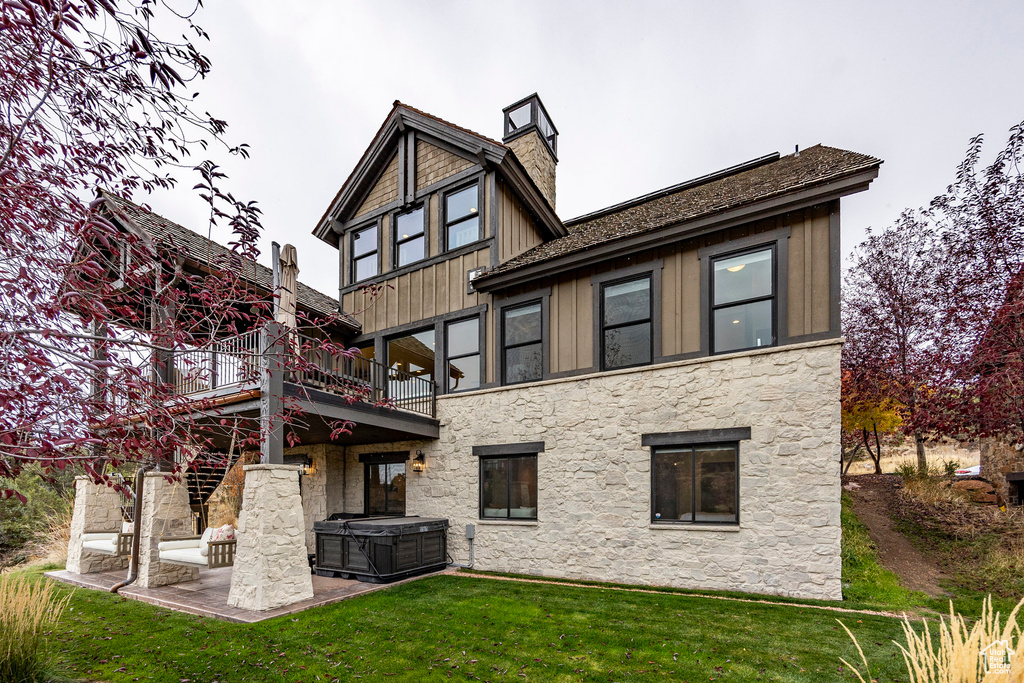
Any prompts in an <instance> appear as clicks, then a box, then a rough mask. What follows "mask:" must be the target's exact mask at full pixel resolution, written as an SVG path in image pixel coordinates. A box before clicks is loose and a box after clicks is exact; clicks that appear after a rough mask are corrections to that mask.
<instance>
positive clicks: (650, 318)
mask: <svg viewBox="0 0 1024 683" xmlns="http://www.w3.org/2000/svg"><path fill="white" fill-rule="evenodd" d="M638 280H647V288H648V292H647V306H648V310H647V317H646V318H640V319H637V320H630V321H628V322H623V323H616V324H614V325H605V323H604V292H605V290H606V289H607V288H608V287H614V286H615V285H624V284H626V283H629V282H636V281H638ZM598 297H599V299H600V301H599V302H598V313H599V318H598V334H599V336H598V339H595V340H594V343H595V344H596V345H598V346H600V347H601V348H600V351H599V353H600V365H599V366H598V367H600V368H601V371H602V372H605V371H608V370H625V369H626V368H638V367H642V366H644V365H650V364H651V363H653V362H654V358H655V355H654V276H653V274H652V273H650V272H648V273H643V274H640V275H627V276H626V277H622V278H618V279H614V280H606V281H604V282H601V283H600V287H599V290H598ZM643 323H647V324H648V326H649V329H650V331H651V336H650V338H649V339H648V340H647V344H648V346H649V348H650V352H649V356H650V360H648V361H647V362H646V363H633V364H631V365H619V366H617V367H614V368H608V367H605V352H604V339H605V332H606V331H607V330H617V329H619V328H621V327H633V326H636V325H642V324H643Z"/></svg>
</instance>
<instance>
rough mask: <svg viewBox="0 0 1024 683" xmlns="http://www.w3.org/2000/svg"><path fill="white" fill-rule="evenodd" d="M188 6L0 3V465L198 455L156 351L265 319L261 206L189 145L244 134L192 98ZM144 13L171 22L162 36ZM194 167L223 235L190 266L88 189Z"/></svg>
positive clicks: (199, 409)
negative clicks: (205, 258)
mask: <svg viewBox="0 0 1024 683" xmlns="http://www.w3.org/2000/svg"><path fill="white" fill-rule="evenodd" d="M185 7H186V10H185V11H182V8H176V7H174V6H173V2H171V3H163V4H161V3H154V2H150V1H149V0H134V1H130V0H124V1H117V0H71V2H52V1H51V0H0V91H2V94H3V103H4V112H3V116H0V292H2V296H0V477H2V478H13V477H14V476H16V475H17V474H18V473H19V472H20V471H21V470H22V469H23V468H24V467H25V466H26V465H28V464H30V463H38V464H40V465H41V466H42V468H43V471H44V473H45V472H48V471H52V470H53V469H54V468H57V469H63V468H65V467H67V466H69V465H71V464H77V465H79V466H81V468H82V469H83V470H84V471H85V472H86V473H88V474H90V475H92V476H93V477H94V478H96V479H97V480H100V481H102V480H105V479H107V472H108V471H109V467H110V466H117V465H120V464H122V463H126V462H135V461H151V460H154V459H158V460H166V458H167V457H168V454H171V453H175V452H178V453H183V452H184V453H196V452H201V451H202V450H203V448H204V446H205V445H207V443H208V442H209V438H210V432H209V428H208V426H207V428H206V431H205V432H204V431H203V430H197V429H195V426H196V425H195V420H196V415H202V414H203V411H204V410H205V409H207V408H209V406H208V405H205V404H202V403H200V404H195V403H188V404H186V403H185V402H184V401H185V399H183V398H182V397H181V396H178V395H176V393H175V392H174V391H173V389H172V388H171V387H170V386H169V384H168V381H169V372H170V369H169V367H168V363H167V358H168V354H171V353H174V352H181V351H182V350H189V351H192V352H196V353H198V354H201V353H202V352H203V351H204V349H208V348H209V347H210V345H211V344H213V343H215V341H216V339H217V338H218V337H223V336H225V335H228V334H237V333H241V332H244V331H246V330H254V329H258V328H259V327H260V326H261V325H262V324H263V323H264V322H265V321H267V320H269V319H270V318H271V308H272V301H270V300H268V297H267V294H266V292H265V291H263V292H261V291H257V290H256V289H255V288H254V286H253V283H252V281H251V280H250V279H247V278H246V277H244V276H243V275H244V274H243V271H244V267H243V266H244V265H245V264H251V262H252V259H255V257H256V256H257V250H256V238H257V236H258V232H259V229H260V225H259V210H258V208H257V207H256V206H255V204H253V203H251V202H243V201H240V200H238V199H236V198H235V197H233V196H232V195H231V194H230V193H228V192H225V191H224V190H222V189H221V188H220V185H221V183H222V182H223V180H224V176H223V174H221V173H220V171H219V170H218V167H217V166H216V165H215V164H214V163H213V162H212V161H199V159H195V158H194V155H204V156H205V155H206V154H207V153H209V152H211V151H213V150H218V149H219V150H221V152H224V153H233V154H241V155H246V147H245V145H237V146H231V145H229V144H228V143H227V142H226V141H225V137H224V135H225V131H226V124H225V122H224V121H221V120H219V119H216V118H214V117H212V116H210V115H209V114H200V113H198V112H197V111H196V110H195V109H194V108H193V98H194V95H193V92H194V89H195V87H196V85H195V83H196V82H197V81H201V80H202V78H203V77H204V76H205V75H206V74H207V73H208V71H209V69H210V62H209V60H208V59H207V58H206V57H204V56H203V55H202V54H201V52H200V51H199V50H198V48H197V47H196V45H195V41H198V40H205V39H207V37H208V36H207V34H206V33H205V32H204V31H203V29H202V28H200V27H199V26H198V25H197V24H196V23H195V22H194V21H193V15H192V13H191V11H192V9H194V8H195V6H194V3H192V4H191V5H189V3H185ZM175 24H177V26H175ZM154 25H160V26H161V27H163V28H164V29H165V30H166V35H175V34H177V33H182V34H183V36H182V38H181V39H180V40H178V41H167V40H164V39H162V38H161V37H159V36H158V35H156V34H155V33H154V32H153V30H152V29H151V26H154ZM176 29H181V31H178V30H176ZM193 169H195V170H196V171H198V172H199V174H200V175H199V182H198V184H197V185H196V190H197V191H198V192H199V194H200V195H201V196H202V197H203V198H204V199H205V200H206V201H207V202H208V203H209V206H210V226H211V227H212V226H214V225H228V226H230V228H231V230H232V231H233V235H234V237H233V239H232V241H231V250H230V252H229V254H228V255H227V256H226V257H222V258H220V259H219V260H218V259H215V258H212V257H211V259H210V260H209V263H208V264H207V267H205V268H204V269H202V271H201V272H195V271H189V270H187V269H186V268H184V267H183V261H182V258H181V255H180V252H179V251H178V250H176V249H175V248H174V245H168V244H163V243H155V242H153V241H152V240H150V239H149V238H148V237H147V236H146V235H140V234H132V233H129V234H126V233H125V232H124V231H122V230H119V229H117V228H116V227H115V225H114V223H113V222H112V221H111V220H110V215H109V213H107V212H106V211H105V207H106V203H104V202H101V201H100V200H93V198H94V197H96V190H97V188H100V187H102V188H106V189H107V190H109V191H110V192H112V193H114V194H117V195H120V196H123V197H126V198H130V197H131V195H132V194H133V193H139V192H143V193H144V192H149V191H153V190H156V189H160V188H171V187H174V186H175V185H176V178H177V177H178V176H179V175H180V174H181V173H182V172H186V173H191V172H192V170H193ZM301 322H302V324H305V325H308V326H313V327H315V326H318V325H322V324H329V323H330V320H326V321H312V320H305V321H301ZM325 346H328V347H329V345H325ZM325 351H326V352H327V353H342V352H343V350H342V349H340V348H326V350H325ZM306 355H307V356H308V355H309V354H306ZM289 362H291V363H294V364H296V365H301V364H302V363H303V362H304V360H303V358H302V356H301V354H295V355H294V357H293V358H292V359H291V360H290V361H289ZM253 371H254V370H253ZM294 415H295V414H294V411H287V414H285V411H282V414H281V415H279V416H275V418H276V419H282V420H292V419H295V416H294ZM207 422H208V421H207ZM220 428H221V429H222V430H223V431H224V432H226V433H227V432H230V434H231V436H232V439H233V443H236V444H237V446H238V448H242V447H244V446H249V447H252V446H253V443H252V442H253V440H254V439H258V438H259V432H258V430H254V428H253V426H252V425H248V426H246V425H241V424H239V423H238V421H230V422H229V421H224V424H221V425H220ZM345 428H346V425H337V426H336V429H338V430H344V429H345ZM243 441H247V443H245V444H243V443H242V442H243ZM108 481H109V480H108ZM0 495H4V496H10V495H15V494H14V492H13V491H6V492H4V493H2V494H0Z"/></svg>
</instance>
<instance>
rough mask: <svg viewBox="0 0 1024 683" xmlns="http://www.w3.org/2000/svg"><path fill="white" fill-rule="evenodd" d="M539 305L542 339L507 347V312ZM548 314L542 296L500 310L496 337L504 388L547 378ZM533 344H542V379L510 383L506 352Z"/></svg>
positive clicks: (514, 303)
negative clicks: (506, 366)
mask: <svg viewBox="0 0 1024 683" xmlns="http://www.w3.org/2000/svg"><path fill="white" fill-rule="evenodd" d="M533 305H539V306H540V339H538V340H537V341H528V342H521V343H519V344H513V345H512V346H506V345H505V312H506V311H512V310H515V309H517V308H526V307H527V306H533ZM546 313H547V306H545V299H544V298H543V297H540V296H532V297H528V298H525V299H524V300H522V301H516V302H512V303H506V304H503V305H502V306H501V307H500V308H499V309H498V316H499V317H498V320H497V326H498V333H497V334H496V335H495V336H496V337H497V338H498V340H497V341H498V348H499V359H498V362H499V363H500V371H501V385H502V386H513V385H516V384H528V383H530V382H540V381H542V380H544V379H545V378H546V377H547V374H548V373H547V350H548V344H547V336H546V332H547V325H546V324H545V318H546V317H547V316H546V315H545V314H546ZM533 344H540V357H541V363H540V377H539V378H537V379H524V380H520V381H518V382H509V381H508V380H507V379H506V375H505V351H506V350H507V349H518V348H520V347H523V346H532V345H533Z"/></svg>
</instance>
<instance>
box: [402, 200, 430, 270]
mask: <svg viewBox="0 0 1024 683" xmlns="http://www.w3.org/2000/svg"><path fill="white" fill-rule="evenodd" d="M426 215H427V214H426V211H424V210H423V207H422V206H421V207H419V208H418V209H413V210H412V211H409V212H407V213H400V214H397V215H396V216H395V249H394V254H395V256H394V259H395V267H396V268H401V267H402V266H407V265H409V264H410V263H415V262H416V261H422V260H423V259H424V258H426V256H427V240H426V235H425V234H424V232H425V227H426V223H425V219H426Z"/></svg>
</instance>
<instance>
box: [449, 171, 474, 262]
mask: <svg viewBox="0 0 1024 683" xmlns="http://www.w3.org/2000/svg"><path fill="white" fill-rule="evenodd" d="M479 204H480V186H479V184H475V185H473V186H471V187H467V188H464V189H462V190H459V191H457V192H452V193H451V194H449V195H446V196H445V200H444V229H445V248H446V249H449V250H451V249H455V248H457V247H461V246H463V245H464V244H469V243H471V242H476V241H477V240H478V239H480V208H479Z"/></svg>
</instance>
